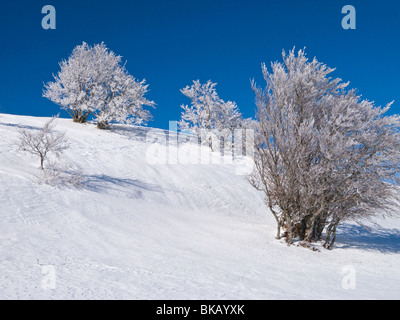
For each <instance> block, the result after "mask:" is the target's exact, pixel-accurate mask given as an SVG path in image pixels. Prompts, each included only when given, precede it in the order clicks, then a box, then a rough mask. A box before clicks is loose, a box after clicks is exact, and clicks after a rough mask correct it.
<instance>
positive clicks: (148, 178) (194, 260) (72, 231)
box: [0, 114, 400, 299]
mask: <svg viewBox="0 0 400 320" xmlns="http://www.w3.org/2000/svg"><path fill="white" fill-rule="evenodd" d="M46 120H48V119H44V118H33V117H20V116H13V115H5V114H0V221H1V223H0V299H384V298H385V299H399V298H400V219H399V218H390V219H387V220H379V221H377V223H378V224H379V225H378V226H375V227H374V231H373V232H368V231H367V230H365V229H363V228H361V227H359V226H357V225H350V224H349V225H345V226H343V227H342V228H341V229H340V231H339V233H338V240H337V247H336V249H335V250H333V251H326V250H322V251H321V252H313V251H311V250H307V249H304V248H297V247H294V246H292V247H287V246H286V245H285V244H283V243H282V242H280V241H277V240H275V238H274V236H275V221H274V219H273V218H272V217H271V215H270V214H269V213H268V212H267V210H266V207H265V206H264V204H263V196H262V194H260V193H259V192H257V191H256V190H254V189H253V188H252V187H251V186H250V185H249V184H248V182H247V181H246V180H245V178H244V177H243V176H240V175H237V174H235V170H236V169H237V168H238V166H240V164H241V163H235V164H232V165H227V164H225V165H218V164H197V165H196V164H182V163H181V164H154V163H152V161H149V157H146V154H148V151H149V148H151V147H154V145H151V144H150V143H149V141H152V140H149V139H146V136H147V134H148V132H149V130H150V129H144V128H125V129H123V128H120V129H117V130H114V131H112V132H106V131H100V130H97V129H96V128H95V127H94V126H93V125H90V124H88V125H79V124H75V123H73V122H72V121H71V120H67V119H59V120H58V126H57V128H56V129H57V130H61V131H66V132H67V138H68V139H69V141H70V144H71V148H70V149H69V150H67V151H66V152H65V154H64V155H63V158H62V160H63V161H64V162H66V163H69V164H73V165H74V166H75V167H76V168H78V169H79V170H80V172H81V174H82V177H83V181H84V184H83V186H82V188H81V189H76V188H73V187H63V188H55V187H52V186H49V185H44V184H38V183H37V182H35V178H34V175H37V174H38V172H39V170H38V167H39V161H38V159H35V158H33V157H31V156H30V155H28V154H24V153H21V152H19V151H18V150H17V149H18V148H17V147H16V146H15V141H16V140H17V137H18V130H19V129H20V128H27V129H30V130H35V129H37V128H39V127H41V126H42V125H43V124H44V123H45V122H46ZM152 132H153V134H152V137H153V138H154V136H158V137H159V138H162V137H163V136H164V132H163V131H162V130H157V129H153V130H152ZM159 141H161V140H159ZM173 148H176V147H174V146H173V147H172V149H173ZM172 149H171V150H172ZM175 150H176V149H175ZM187 150H188V151H190V150H192V151H193V150H195V147H194V145H191V146H189V147H188V148H187ZM206 152H208V151H206ZM184 157H186V158H185V161H192V162H193V154H192V155H190V154H187V155H184ZM214 157H215V155H214Z"/></svg>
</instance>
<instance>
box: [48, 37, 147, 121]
mask: <svg viewBox="0 0 400 320" xmlns="http://www.w3.org/2000/svg"><path fill="white" fill-rule="evenodd" d="M60 69H61V70H60V71H59V72H58V74H57V75H54V80H55V81H54V82H49V83H48V84H46V85H45V89H44V92H43V96H44V97H46V98H48V99H49V100H51V101H52V102H54V103H56V104H58V105H59V106H61V108H62V109H63V110H65V111H67V112H68V113H69V114H70V115H71V117H72V118H73V120H74V121H75V122H79V123H84V122H86V121H87V119H88V117H89V116H90V115H92V116H94V118H95V119H96V120H97V125H98V127H99V128H101V129H107V128H109V126H110V125H111V124H112V123H124V124H137V125H142V124H146V123H147V121H149V120H150V119H151V114H150V112H149V111H148V110H146V109H144V106H151V107H153V106H154V102H152V101H149V100H147V99H146V98H145V97H144V95H145V94H146V93H147V92H148V85H146V84H145V80H143V81H140V82H139V81H137V80H136V79H135V78H134V77H133V76H131V75H130V74H129V73H128V71H127V70H126V67H125V64H122V57H120V56H117V55H116V54H115V53H114V52H112V51H111V50H109V49H108V48H107V47H106V45H105V44H104V43H101V44H97V45H94V46H93V47H92V46H89V45H88V44H87V43H83V44H82V45H80V46H77V47H76V48H75V49H74V50H73V52H72V54H71V56H70V57H69V58H68V60H63V61H62V62H61V63H60Z"/></svg>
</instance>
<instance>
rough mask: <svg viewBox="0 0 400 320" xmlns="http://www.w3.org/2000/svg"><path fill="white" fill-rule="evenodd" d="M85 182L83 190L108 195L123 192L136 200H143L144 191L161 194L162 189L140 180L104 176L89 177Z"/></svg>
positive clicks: (86, 177)
mask: <svg viewBox="0 0 400 320" xmlns="http://www.w3.org/2000/svg"><path fill="white" fill-rule="evenodd" d="M83 180H84V182H83V188H85V189H87V190H90V191H93V192H98V193H107V194H112V193H113V192H117V193H120V192H122V193H125V194H128V195H129V197H131V198H132V197H133V198H135V199H138V198H143V190H147V191H154V192H160V188H159V187H158V186H156V185H151V184H148V183H146V182H143V181H140V180H134V179H123V178H115V177H110V176H107V175H104V174H103V175H88V176H85V177H84V179H83Z"/></svg>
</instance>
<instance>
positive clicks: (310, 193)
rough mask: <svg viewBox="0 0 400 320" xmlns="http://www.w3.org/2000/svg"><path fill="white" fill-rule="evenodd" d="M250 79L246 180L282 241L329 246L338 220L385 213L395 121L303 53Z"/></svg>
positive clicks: (395, 166) (394, 171) (394, 166)
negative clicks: (252, 113)
mask: <svg viewBox="0 0 400 320" xmlns="http://www.w3.org/2000/svg"><path fill="white" fill-rule="evenodd" d="M262 70H263V75H264V79H265V81H266V87H265V88H264V89H261V88H259V87H257V86H256V84H255V83H254V81H253V84H252V87H253V90H254V92H255V94H256V104H257V120H258V128H257V132H256V134H255V137H256V138H255V146H256V152H255V155H254V160H255V161H254V162H255V169H254V172H253V174H252V175H251V176H250V178H249V179H250V182H251V183H252V184H253V186H255V187H256V188H257V189H259V190H263V191H264V193H265V196H266V201H265V202H266V204H267V206H268V208H269V209H270V211H271V212H272V214H273V215H274V217H275V218H276V221H277V226H278V230H277V237H278V238H280V236H281V235H280V230H281V228H282V227H283V228H284V229H285V234H284V236H285V238H286V241H287V243H288V244H291V243H292V242H293V239H294V238H296V237H298V238H299V239H300V240H302V241H304V242H303V243H304V244H305V245H308V244H309V243H311V242H314V241H318V240H321V239H322V237H323V233H324V232H325V239H324V241H325V243H324V246H325V247H326V248H332V247H333V245H334V242H335V237H336V229H337V227H338V225H339V224H340V223H341V222H343V221H348V220H352V221H354V220H355V221H357V220H358V219H365V218H368V217H370V216H371V215H376V214H378V213H390V212H391V211H393V203H394V202H393V199H394V198H396V197H398V190H397V186H396V185H397V183H398V182H399V176H398V173H399V169H400V161H399V160H400V133H399V132H400V131H399V129H400V117H399V116H397V115H395V116H387V115H385V113H386V112H387V111H388V110H389V107H390V104H389V105H388V106H386V107H384V108H381V107H375V106H374V104H373V103H372V102H370V101H367V100H362V99H361V98H360V96H358V95H357V93H356V91H355V90H347V86H348V83H343V82H342V81H341V79H332V78H331V77H329V75H330V74H331V73H332V72H333V71H334V70H333V69H331V68H329V67H327V66H326V65H325V64H322V63H320V62H318V61H317V59H315V58H314V60H312V61H309V60H308V59H307V57H306V55H305V53H304V51H303V50H300V51H299V52H298V54H297V55H296V53H295V52H294V50H292V51H291V52H289V54H285V52H284V53H283V62H276V63H273V64H272V72H269V71H268V69H267V67H266V66H265V64H264V65H263V67H262Z"/></svg>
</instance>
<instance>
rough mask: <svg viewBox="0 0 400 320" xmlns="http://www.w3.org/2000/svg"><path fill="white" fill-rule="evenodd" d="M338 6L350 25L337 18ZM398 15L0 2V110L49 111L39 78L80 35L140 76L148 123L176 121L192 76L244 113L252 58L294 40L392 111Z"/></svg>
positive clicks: (300, 8)
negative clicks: (47, 8)
mask: <svg viewBox="0 0 400 320" xmlns="http://www.w3.org/2000/svg"><path fill="white" fill-rule="evenodd" d="M47 4H50V5H53V6H54V7H55V8H56V10H57V29H56V30H43V29H42V27H41V20H42V18H43V17H44V15H43V14H42V13H41V9H42V7H43V6H44V5H47ZM348 4H350V5H353V6H354V7H355V8H356V10H357V15H356V17H357V29H356V30H344V29H343V28H342V26H341V21H342V18H343V17H344V15H343V14H342V13H341V10H342V7H343V6H344V5H348ZM399 18H400V3H399V1H395V0H390V1H389V0H382V1H379V2H378V1H370V0H347V1H341V0H324V1H321V0H286V1H282V0H281V1H278V0H276V1H274V0H271V1H268V0H146V1H136V0H129V1H122V0H113V1H101V0H96V1H91V0H80V1H75V0H70V1H66V0H62V1H61V0H46V1H37V0H12V1H11V0H1V3H0V30H1V31H0V113H12V114H21V115H33V116H52V115H54V114H57V113H59V111H60V110H59V107H58V106H57V105H55V104H53V103H52V102H50V101H48V100H47V99H45V98H42V90H43V84H44V83H45V82H48V81H51V80H52V74H53V73H57V72H58V70H59V67H58V63H59V62H60V61H61V60H62V59H64V58H67V57H68V56H69V54H70V53H71V51H72V49H73V48H74V47H75V46H76V45H78V44H81V43H82V42H83V41H85V42H87V43H89V44H95V43H100V42H102V41H104V42H105V43H106V45H107V46H108V47H109V48H110V49H111V50H113V51H114V52H116V53H117V54H119V55H122V56H123V58H124V59H125V60H126V61H127V69H128V71H129V72H130V73H131V74H132V75H133V76H135V77H136V78H138V79H140V80H141V79H143V78H144V79H146V80H147V82H148V83H149V84H150V86H149V89H150V92H149V94H148V95H147V98H148V99H151V100H154V101H155V102H156V103H157V109H156V110H154V111H153V115H154V121H153V122H151V123H150V124H149V125H150V126H154V127H159V128H168V122H169V121H171V120H179V118H180V114H181V109H180V105H181V104H188V103H189V101H188V99H187V98H186V97H185V96H183V95H182V94H181V93H180V91H179V90H180V89H181V88H183V87H185V86H186V85H188V84H191V82H192V80H197V79H200V80H201V81H202V82H205V81H207V80H209V79H211V80H212V81H214V82H217V83H218V86H217V91H218V93H219V95H220V97H221V98H222V99H224V100H231V101H236V103H237V104H238V106H239V108H240V110H241V111H242V113H243V114H244V115H245V116H246V117H252V116H254V110H255V105H254V94H253V92H252V90H251V88H250V79H252V78H254V79H256V81H257V82H258V84H259V85H264V83H263V79H262V75H261V63H263V62H265V63H267V64H268V65H269V64H270V62H272V61H276V60H280V59H281V52H282V49H285V50H290V49H292V48H293V47H294V46H296V48H299V49H300V48H303V47H306V52H307V54H308V56H309V57H310V58H313V57H314V56H316V57H317V58H318V60H319V61H321V62H324V63H326V64H327V65H328V66H330V67H334V68H337V70H336V71H335V73H334V76H335V77H340V78H342V79H343V80H345V81H350V82H351V85H350V86H351V87H352V88H357V89H358V90H359V93H360V94H362V96H363V97H364V98H366V99H369V100H373V101H375V102H376V104H377V105H385V104H386V103H388V102H390V101H392V100H396V102H395V104H394V105H393V107H392V110H391V113H400V80H399V75H400V62H399V57H400V19H399ZM61 116H62V117H67V116H68V114H66V113H65V112H62V113H61Z"/></svg>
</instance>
